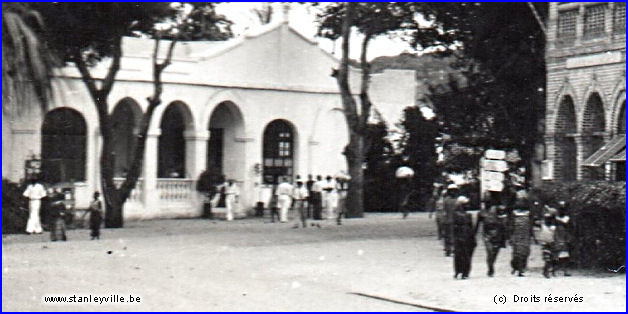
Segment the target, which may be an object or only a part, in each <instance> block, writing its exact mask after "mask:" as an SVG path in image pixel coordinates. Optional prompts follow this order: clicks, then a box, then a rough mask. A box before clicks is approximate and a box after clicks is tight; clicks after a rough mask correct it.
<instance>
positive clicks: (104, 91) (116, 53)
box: [100, 36, 122, 97]
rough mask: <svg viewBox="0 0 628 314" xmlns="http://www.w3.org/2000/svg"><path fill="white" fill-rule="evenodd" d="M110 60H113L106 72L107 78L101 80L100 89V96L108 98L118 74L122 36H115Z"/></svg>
mask: <svg viewBox="0 0 628 314" xmlns="http://www.w3.org/2000/svg"><path fill="white" fill-rule="evenodd" d="M112 58H113V60H112V61H111V65H110V66H109V71H108V72H107V76H105V78H104V79H103V82H102V87H101V88H100V91H101V95H102V96H103V97H107V96H109V93H110V92H111V88H112V87H113V84H114V83H115V80H116V74H118V71H119V70H120V59H121V58H122V36H116V39H115V40H114V43H113V56H112Z"/></svg>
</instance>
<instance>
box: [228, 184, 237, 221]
mask: <svg viewBox="0 0 628 314" xmlns="http://www.w3.org/2000/svg"><path fill="white" fill-rule="evenodd" d="M239 195H240V189H239V188H238V186H237V185H236V184H235V183H234V184H232V185H227V186H226V187H225V207H227V220H228V221H231V220H233V212H234V210H235V207H236V205H237V198H238V196H239Z"/></svg>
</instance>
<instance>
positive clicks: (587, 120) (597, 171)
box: [582, 93, 606, 180]
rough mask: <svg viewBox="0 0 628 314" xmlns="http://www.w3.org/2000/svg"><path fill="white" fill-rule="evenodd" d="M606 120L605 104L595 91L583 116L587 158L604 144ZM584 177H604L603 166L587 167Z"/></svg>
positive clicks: (585, 154)
mask: <svg viewBox="0 0 628 314" xmlns="http://www.w3.org/2000/svg"><path fill="white" fill-rule="evenodd" d="M605 128H606V121H605V118H604V104H603V103H602V98H600V95H599V94H597V93H593V94H592V95H591V97H589V99H588V100H587V103H586V107H585V108H584V114H583V116H582V135H583V136H584V142H583V149H584V150H583V153H584V159H583V160H585V159H587V158H588V157H590V156H591V155H593V154H594V153H595V152H597V151H598V150H599V149H600V147H602V146H603V145H604V130H605ZM583 177H584V178H586V179H596V180H597V179H603V178H604V168H603V167H587V168H586V169H584V172H583Z"/></svg>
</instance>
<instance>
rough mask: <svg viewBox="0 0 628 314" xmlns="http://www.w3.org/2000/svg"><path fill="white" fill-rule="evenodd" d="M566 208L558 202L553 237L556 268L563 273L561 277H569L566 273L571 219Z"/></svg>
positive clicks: (561, 202) (564, 204)
mask: <svg viewBox="0 0 628 314" xmlns="http://www.w3.org/2000/svg"><path fill="white" fill-rule="evenodd" d="M567 211H568V206H567V203H566V202H565V201H560V202H558V212H557V213H556V217H555V221H556V233H555V235H554V239H555V242H554V250H555V257H556V259H557V263H556V266H557V268H558V269H561V270H562V271H563V275H565V276H571V275H570V274H569V272H568V271H567V267H568V266H569V258H570V257H571V255H570V253H569V252H570V244H571V229H572V227H571V226H572V223H571V219H570V217H569V215H568V213H567Z"/></svg>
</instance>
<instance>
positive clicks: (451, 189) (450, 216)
mask: <svg viewBox="0 0 628 314" xmlns="http://www.w3.org/2000/svg"><path fill="white" fill-rule="evenodd" d="M459 193H460V192H459V190H458V186H457V185H455V184H453V183H452V184H449V185H448V186H447V195H446V196H445V199H444V200H443V207H444V209H445V220H444V223H443V229H444V230H445V231H444V234H445V239H444V241H443V242H444V244H445V256H451V253H452V245H453V234H452V233H453V225H454V214H455V213H456V199H457V198H458V195H459Z"/></svg>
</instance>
